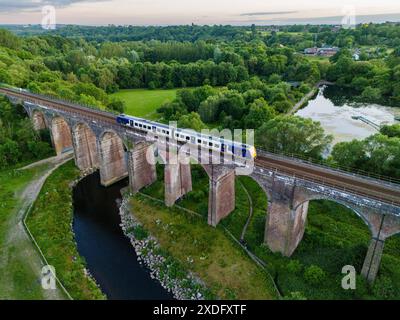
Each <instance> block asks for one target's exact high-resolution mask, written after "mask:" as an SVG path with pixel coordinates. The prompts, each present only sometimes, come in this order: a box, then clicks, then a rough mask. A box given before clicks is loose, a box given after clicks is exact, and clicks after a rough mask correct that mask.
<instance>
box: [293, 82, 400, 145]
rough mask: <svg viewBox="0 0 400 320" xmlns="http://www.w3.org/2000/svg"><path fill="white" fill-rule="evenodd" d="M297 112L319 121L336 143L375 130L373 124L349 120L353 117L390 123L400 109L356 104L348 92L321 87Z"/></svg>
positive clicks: (357, 137) (299, 114) (360, 137)
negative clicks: (314, 96) (313, 97)
mask: <svg viewBox="0 0 400 320" xmlns="http://www.w3.org/2000/svg"><path fill="white" fill-rule="evenodd" d="M296 115H298V116H301V117H304V118H311V119H313V120H315V121H319V122H321V125H322V127H323V128H324V129H325V131H326V132H327V133H329V134H332V135H333V136H334V143H337V142H341V141H351V140H353V139H360V140H361V139H364V138H366V137H368V136H370V135H372V134H375V133H377V132H378V131H377V130H376V129H374V128H373V127H372V126H370V125H368V124H366V123H364V122H362V121H360V120H355V119H352V117H353V116H363V117H365V118H366V119H368V120H370V121H372V122H374V123H376V124H378V125H382V124H393V123H396V122H398V121H396V120H395V119H394V117H395V116H400V108H397V107H386V106H381V105H378V104H362V103H355V102H352V101H351V91H349V90H344V89H340V88H338V87H335V86H324V87H321V88H320V89H319V93H318V95H317V97H316V98H315V99H312V100H310V101H309V103H308V105H307V106H306V107H304V108H303V109H301V110H299V111H298V112H297V113H296Z"/></svg>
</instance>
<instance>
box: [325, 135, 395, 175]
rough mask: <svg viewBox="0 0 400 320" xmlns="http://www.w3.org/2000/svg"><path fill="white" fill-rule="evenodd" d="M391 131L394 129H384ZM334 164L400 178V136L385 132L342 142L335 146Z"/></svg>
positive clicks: (333, 152) (333, 153)
mask: <svg viewBox="0 0 400 320" xmlns="http://www.w3.org/2000/svg"><path fill="white" fill-rule="evenodd" d="M383 130H384V132H387V133H391V132H392V129H389V128H387V129H383ZM331 156H332V160H333V162H334V164H337V165H340V166H343V167H349V168H353V169H358V170H363V171H365V172H370V173H374V174H376V175H383V176H387V177H391V178H397V179H399V178H400V138H397V137H392V138H391V137H389V136H387V135H383V134H376V135H373V136H370V137H368V138H366V139H364V140H362V141H357V140H353V141H350V142H340V143H338V144H336V145H335V146H334V147H333V150H332V154H331Z"/></svg>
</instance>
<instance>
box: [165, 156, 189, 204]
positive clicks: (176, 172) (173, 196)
mask: <svg viewBox="0 0 400 320" xmlns="http://www.w3.org/2000/svg"><path fill="white" fill-rule="evenodd" d="M164 179H165V205H166V206H167V207H172V206H173V205H174V204H175V202H176V200H178V199H180V198H181V197H183V196H184V195H185V194H186V193H188V192H190V191H192V173H191V171H190V164H183V163H167V164H166V165H165V171H164Z"/></svg>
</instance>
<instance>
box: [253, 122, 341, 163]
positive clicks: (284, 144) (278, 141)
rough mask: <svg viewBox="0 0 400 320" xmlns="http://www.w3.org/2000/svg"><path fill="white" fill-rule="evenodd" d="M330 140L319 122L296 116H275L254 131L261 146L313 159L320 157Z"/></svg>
mask: <svg viewBox="0 0 400 320" xmlns="http://www.w3.org/2000/svg"><path fill="white" fill-rule="evenodd" d="M332 140H333V137H332V136H330V135H326V134H325V132H324V129H323V128H322V127H321V124H320V123H319V122H314V121H312V120H311V119H304V118H301V117H298V116H277V117H275V118H274V119H271V120H269V121H268V122H267V123H264V124H263V125H262V126H261V127H260V128H259V129H258V130H257V131H256V144H257V145H258V146H260V147H261V148H264V149H267V150H271V151H276V152H283V153H289V154H294V155H300V156H304V157H307V158H314V159H320V158H321V157H322V154H323V153H324V152H325V151H326V150H327V148H328V146H329V144H330V143H331V142H332Z"/></svg>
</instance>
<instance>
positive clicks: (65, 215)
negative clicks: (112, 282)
mask: <svg viewBox="0 0 400 320" xmlns="http://www.w3.org/2000/svg"><path fill="white" fill-rule="evenodd" d="M79 177H80V175H79V170H78V169H76V167H75V165H74V163H73V162H72V161H69V162H68V163H66V164H64V165H62V166H61V167H60V168H58V169H57V170H56V171H55V172H54V173H52V174H51V175H50V176H49V178H48V179H47V181H46V182H45V184H44V185H43V188H42V190H41V191H40V193H39V195H38V197H37V199H36V201H35V204H34V206H33V208H32V210H31V212H30V214H29V216H28V218H27V226H28V228H29V229H30V231H31V233H32V235H33V237H34V238H35V239H36V242H37V243H38V245H39V247H40V248H41V250H42V252H43V254H44V256H45V257H46V259H47V261H48V263H49V264H50V265H52V266H54V268H55V271H56V275H57V277H58V278H59V280H60V281H61V283H62V284H63V286H64V287H65V288H66V290H67V291H68V292H69V294H70V295H71V297H72V298H73V299H77V300H93V299H105V296H104V295H103V293H102V292H101V290H100V289H99V287H98V286H97V284H96V282H95V281H94V280H93V279H92V278H91V277H90V275H89V273H88V271H87V270H86V268H85V261H84V259H83V258H82V257H80V255H79V253H78V251H77V247H76V243H75V239H74V234H73V231H72V219H73V211H72V187H73V185H74V183H76V182H77V181H78V179H79Z"/></svg>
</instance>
